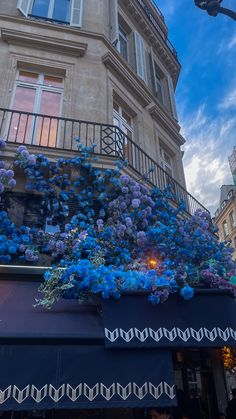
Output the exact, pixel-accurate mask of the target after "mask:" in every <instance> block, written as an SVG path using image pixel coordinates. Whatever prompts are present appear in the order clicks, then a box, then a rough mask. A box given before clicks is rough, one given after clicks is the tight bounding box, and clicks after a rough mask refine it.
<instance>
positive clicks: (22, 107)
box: [8, 86, 36, 144]
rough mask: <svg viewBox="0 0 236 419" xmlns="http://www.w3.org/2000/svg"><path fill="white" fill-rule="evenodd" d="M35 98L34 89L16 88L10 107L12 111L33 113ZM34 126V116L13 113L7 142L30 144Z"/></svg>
mask: <svg viewBox="0 0 236 419" xmlns="http://www.w3.org/2000/svg"><path fill="white" fill-rule="evenodd" d="M35 96H36V89H31V88H29V87H21V86H17V87H16V93H15V98H14V102H13V106H12V107H13V109H15V110H19V111H25V112H33V111H34V103H35ZM34 124H35V117H34V116H32V115H24V114H20V113H13V114H12V119H11V122H10V126H9V136H8V141H13V142H16V141H17V142H18V143H24V144H31V143H32V133H33V130H34Z"/></svg>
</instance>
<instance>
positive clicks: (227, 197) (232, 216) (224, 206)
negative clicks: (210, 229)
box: [214, 147, 236, 259]
mask: <svg viewBox="0 0 236 419" xmlns="http://www.w3.org/2000/svg"><path fill="white" fill-rule="evenodd" d="M229 163H230V169H231V173H232V177H233V180H234V182H235V174H236V147H234V150H233V153H232V155H231V156H230V157H229ZM214 223H215V224H216V226H217V227H218V229H219V238H220V241H228V242H230V244H231V246H232V247H233V248H234V253H233V257H234V259H236V190H235V185H234V184H231V185H222V186H221V188H220V205H219V208H218V209H217V211H216V213H215V217H214Z"/></svg>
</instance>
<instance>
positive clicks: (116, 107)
mask: <svg viewBox="0 0 236 419" xmlns="http://www.w3.org/2000/svg"><path fill="white" fill-rule="evenodd" d="M113 109H114V110H115V111H116V112H118V113H119V106H118V105H117V103H116V102H114V103H113Z"/></svg>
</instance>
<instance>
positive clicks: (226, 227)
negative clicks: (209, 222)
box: [222, 220, 229, 239]
mask: <svg viewBox="0 0 236 419" xmlns="http://www.w3.org/2000/svg"><path fill="white" fill-rule="evenodd" d="M222 228H223V234H224V239H225V238H226V237H227V236H228V235H229V227H228V223H227V221H226V220H224V221H223V223H222Z"/></svg>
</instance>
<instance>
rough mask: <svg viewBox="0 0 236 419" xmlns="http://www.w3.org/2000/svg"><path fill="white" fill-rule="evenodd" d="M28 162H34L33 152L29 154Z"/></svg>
mask: <svg viewBox="0 0 236 419" xmlns="http://www.w3.org/2000/svg"><path fill="white" fill-rule="evenodd" d="M28 163H29V164H32V165H33V164H35V163H36V157H35V156H34V155H33V154H31V155H29V157H28Z"/></svg>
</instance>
